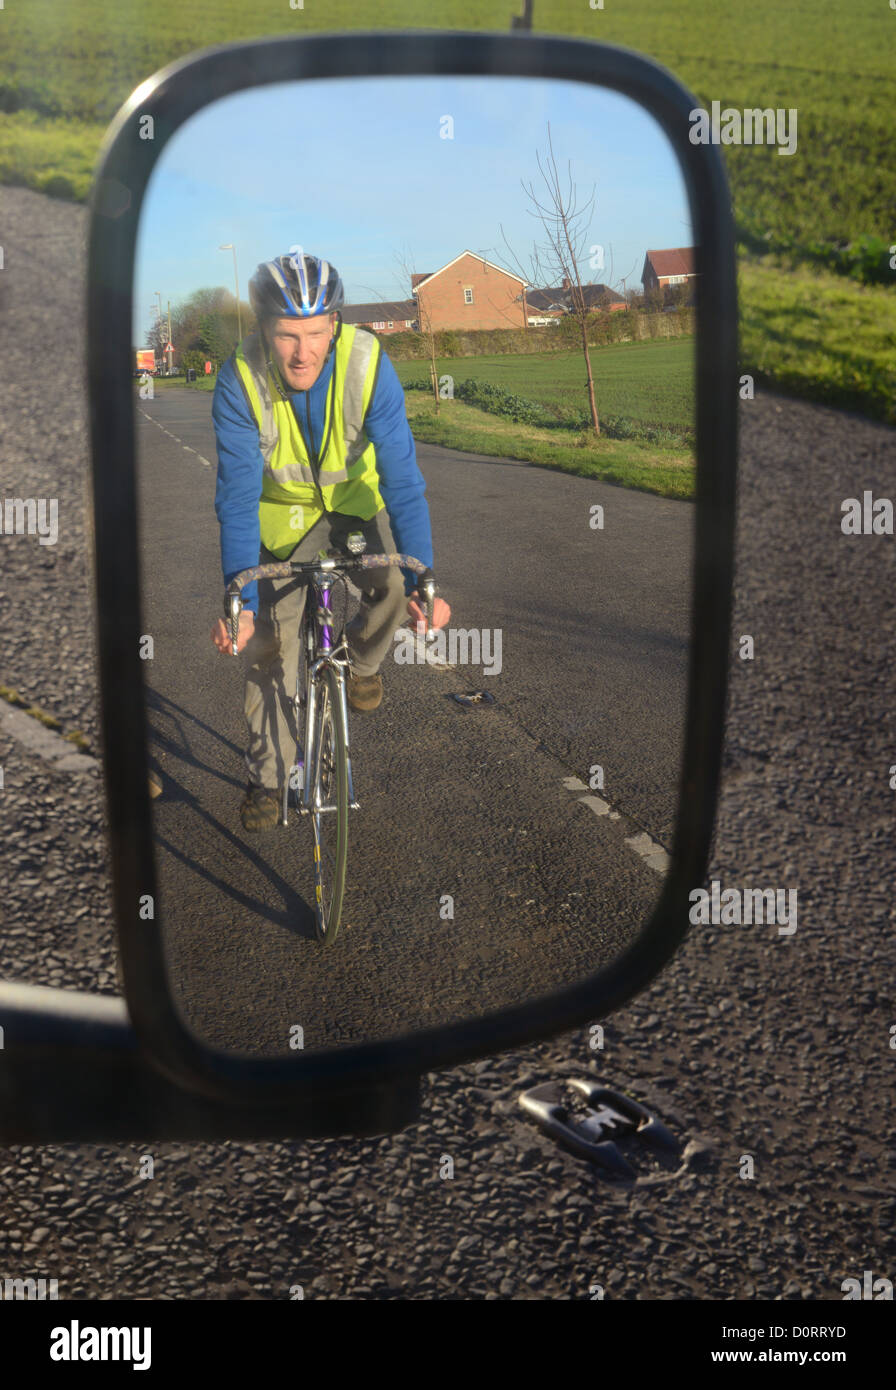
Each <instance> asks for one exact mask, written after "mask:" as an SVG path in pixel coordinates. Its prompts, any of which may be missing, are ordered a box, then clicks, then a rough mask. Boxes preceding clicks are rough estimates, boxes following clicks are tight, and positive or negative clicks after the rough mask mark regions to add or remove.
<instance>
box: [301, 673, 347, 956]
mask: <svg viewBox="0 0 896 1390" xmlns="http://www.w3.org/2000/svg"><path fill="white" fill-rule="evenodd" d="M315 726H316V727H315V739H314V748H315V755H314V768H313V769H312V770H311V771H310V776H311V779H312V780H311V808H310V815H311V826H312V832H313V835H314V912H315V919H316V925H317V936H318V940H319V941H323V942H324V943H325V944H326V945H328V946H329V945H331V944H332V943H333V942H334V941H335V940H336V936H337V933H338V931H339V924H340V919H341V917H342V901H343V897H344V895H345V876H346V867H347V864H348V750H347V747H346V739H345V730H344V729H343V727H342V721H341V720H340V718H339V687H338V679H337V675H336V672H335V671H334V670H332V668H328V669H327V670H326V671H325V672H324V677H323V679H322V680H321V681H320V683H319V686H318V701H317V710H316V713H315ZM306 772H308V769H307V767H306ZM321 805H332V806H333V807H334V809H333V810H331V811H324V812H319V811H317V810H316V809H315V808H316V807H318V806H321Z"/></svg>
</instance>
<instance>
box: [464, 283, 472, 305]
mask: <svg viewBox="0 0 896 1390" xmlns="http://www.w3.org/2000/svg"><path fill="white" fill-rule="evenodd" d="M464 303H465V304H472V303H473V291H472V289H471V288H470V286H469V285H465V286H464Z"/></svg>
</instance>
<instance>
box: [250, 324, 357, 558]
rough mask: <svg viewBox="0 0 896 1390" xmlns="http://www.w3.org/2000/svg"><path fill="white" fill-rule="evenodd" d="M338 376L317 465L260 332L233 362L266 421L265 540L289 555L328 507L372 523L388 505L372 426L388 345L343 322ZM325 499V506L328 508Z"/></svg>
mask: <svg viewBox="0 0 896 1390" xmlns="http://www.w3.org/2000/svg"><path fill="white" fill-rule="evenodd" d="M334 358H335V360H334V363H333V380H332V381H331V382H330V383H329V385H328V387H327V399H326V405H325V409H324V434H323V440H321V441H319V446H323V443H324V441H326V448H325V452H324V457H323V459H322V460H321V465H320V468H319V473H318V483H319V488H318V485H317V484H316V483H315V475H314V469H313V467H312V464H311V459H310V458H309V455H308V450H307V447H306V445H305V439H304V436H303V434H302V430H301V428H300V426H299V423H298V421H297V419H296V415H295V412H294V410H293V408H292V402H291V400H290V398H289V397H288V396H287V397H285V398H284V396H283V395H282V393H281V389H280V388H279V386H278V383H277V380H276V378H275V377H273V376H272V374H271V370H270V369H269V368H268V365H267V361H266V359H265V350H264V344H263V342H262V340H261V337H260V335H259V334H258V333H257V332H256V333H250V334H249V336H248V337H247V338H244V339H243V341H242V342H241V343H240V344H239V346H238V347H237V349H236V352H235V353H234V357H233V362H234V366H235V368H236V373H237V377H238V379H239V381H240V383H241V384H242V387H243V392H244V394H245V397H246V401H247V403H248V405H249V408H250V410H251V411H252V416H253V419H254V420H255V423H256V425H257V426H258V442H259V446H260V448H261V453H262V457H263V459H264V474H263V480H262V489H261V498H260V501H259V520H260V523H261V540H262V544H263V545H264V546H265V547H266V548H267V549H268V550H270V551H271V553H272V554H274V555H277V556H278V558H280V559H283V558H285V557H286V556H287V555H288V554H290V552H291V551H292V550H293V549H294V548H295V546H296V545H297V544H298V542H299V541H300V540H301V539H302V536H304V535H305V533H306V532H307V531H309V530H310V529H311V527H312V526H313V525H314V524H315V523H316V522H317V521H319V520H320V518H321V517H322V516H323V514H324V507H325V508H326V510H327V511H332V512H342V513H347V514H348V515H350V516H359V517H362V518H363V519H364V520H365V521H369V520H370V518H371V517H373V516H375V515H376V513H377V512H379V511H381V510H382V508H383V506H384V505H385V504H384V502H383V499H382V497H381V495H380V491H379V486H378V481H379V480H378V475H377V471H376V454H375V450H374V447H373V445H372V444H371V443H370V440H369V439H368V438H367V435H366V433H365V431H364V416H365V415H366V413H367V408H368V406H369V405H370V401H371V398H372V396H373V388H374V384H375V381H376V375H377V366H378V364H379V358H380V346H379V343H378V341H377V339H376V338H375V337H374V336H373V334H372V333H369V332H366V331H365V330H363V329H358V328H355V327H353V326H346V325H345V324H343V326H342V331H341V333H340V335H339V338H338V339H337V341H336V347H335V349H334ZM321 498H322V499H323V504H324V506H323V507H322V506H321Z"/></svg>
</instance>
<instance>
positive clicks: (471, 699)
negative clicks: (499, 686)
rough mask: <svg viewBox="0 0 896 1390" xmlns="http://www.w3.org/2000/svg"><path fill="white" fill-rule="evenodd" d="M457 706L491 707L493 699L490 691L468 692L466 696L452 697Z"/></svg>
mask: <svg viewBox="0 0 896 1390" xmlns="http://www.w3.org/2000/svg"><path fill="white" fill-rule="evenodd" d="M451 698H452V700H456V701H457V703H458V704H459V705H493V704H494V703H495V697H494V695H493V694H492V693H491V691H490V690H468V691H467V693H466V695H452V696H451Z"/></svg>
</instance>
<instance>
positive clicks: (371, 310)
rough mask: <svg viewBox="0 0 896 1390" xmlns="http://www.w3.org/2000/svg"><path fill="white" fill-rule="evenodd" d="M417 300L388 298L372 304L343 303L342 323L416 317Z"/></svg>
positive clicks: (402, 319)
mask: <svg viewBox="0 0 896 1390" xmlns="http://www.w3.org/2000/svg"><path fill="white" fill-rule="evenodd" d="M416 317H417V301H416V299H390V300H388V301H379V300H378V301H377V302H376V303H374V304H343V306H342V321H343V323H380V322H382V321H383V320H388V319H392V320H393V322H394V321H395V320H396V319H398V320H400V321H402V322H403V321H404V320H405V319H416Z"/></svg>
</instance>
